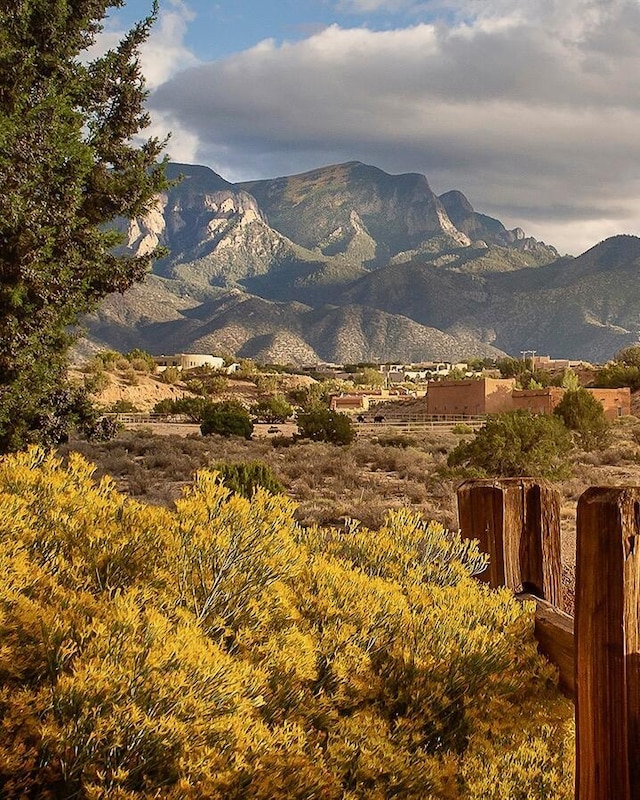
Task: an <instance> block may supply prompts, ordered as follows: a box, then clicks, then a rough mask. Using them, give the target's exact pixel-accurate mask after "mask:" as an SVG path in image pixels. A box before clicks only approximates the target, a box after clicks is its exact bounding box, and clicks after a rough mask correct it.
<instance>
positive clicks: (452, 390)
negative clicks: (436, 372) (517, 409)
mask: <svg viewBox="0 0 640 800" xmlns="http://www.w3.org/2000/svg"><path fill="white" fill-rule="evenodd" d="M515 383H516V382H515V380H514V379H513V378H506V379H505V378H500V379H496V378H483V379H482V380H465V381H430V382H429V385H428V389H427V414H442V415H458V414H466V415H474V414H497V413H500V412H501V411H508V410H509V409H510V408H511V407H512V405H511V403H512V401H511V392H512V391H513V388H514V386H515Z"/></svg>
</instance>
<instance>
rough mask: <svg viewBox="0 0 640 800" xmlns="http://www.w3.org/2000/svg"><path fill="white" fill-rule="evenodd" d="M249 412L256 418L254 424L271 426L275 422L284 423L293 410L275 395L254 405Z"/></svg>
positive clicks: (282, 398)
mask: <svg viewBox="0 0 640 800" xmlns="http://www.w3.org/2000/svg"><path fill="white" fill-rule="evenodd" d="M249 412H250V413H251V415H252V416H254V417H255V418H256V422H264V423H268V424H271V425H272V424H274V423H276V422H280V423H282V422H285V421H286V420H287V418H288V417H290V416H291V415H292V414H293V408H292V407H291V406H290V405H289V403H287V401H286V400H285V399H284V397H282V395H276V396H275V397H267V398H265V399H264V400H259V401H258V402H257V403H254V404H253V405H252V406H251V408H250V409H249Z"/></svg>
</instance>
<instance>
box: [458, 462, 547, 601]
mask: <svg viewBox="0 0 640 800" xmlns="http://www.w3.org/2000/svg"><path fill="white" fill-rule="evenodd" d="M458 520H459V525H460V531H461V533H462V536H464V537H465V538H467V539H478V540H479V541H480V549H481V550H483V551H484V552H485V553H488V554H489V567H488V568H487V570H485V572H484V573H482V575H480V576H479V578H480V579H481V580H485V581H487V582H488V583H489V584H490V585H491V586H507V587H509V588H510V589H512V590H513V591H514V592H528V593H529V594H533V595H536V597H540V598H542V599H543V600H547V601H548V602H549V603H551V604H553V605H556V606H559V607H562V563H561V551H560V495H559V493H558V491H557V490H556V489H553V488H552V487H551V486H549V485H548V484H547V483H545V482H544V481H535V480H533V479H530V478H505V479H501V480H475V481H465V482H464V483H463V484H462V485H461V486H460V487H459V488H458Z"/></svg>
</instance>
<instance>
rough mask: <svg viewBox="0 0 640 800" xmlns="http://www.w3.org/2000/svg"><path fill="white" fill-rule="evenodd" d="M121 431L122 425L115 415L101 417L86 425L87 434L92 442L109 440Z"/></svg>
mask: <svg viewBox="0 0 640 800" xmlns="http://www.w3.org/2000/svg"><path fill="white" fill-rule="evenodd" d="M119 432H120V425H119V424H118V422H117V420H115V419H114V418H113V417H99V418H98V419H96V420H95V422H93V423H91V424H89V425H87V426H86V427H85V436H86V437H87V439H88V440H89V441H90V442H108V441H110V440H111V439H115V437H116V436H117V435H118V433H119Z"/></svg>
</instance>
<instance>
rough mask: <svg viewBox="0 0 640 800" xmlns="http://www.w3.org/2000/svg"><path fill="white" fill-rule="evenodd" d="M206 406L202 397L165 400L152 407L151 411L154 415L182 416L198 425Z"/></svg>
mask: <svg viewBox="0 0 640 800" xmlns="http://www.w3.org/2000/svg"><path fill="white" fill-rule="evenodd" d="M208 405H209V401H208V400H206V399H205V398H204V397H176V398H165V399H164V400H160V401H158V402H157V403H156V404H155V405H154V407H153V411H154V413H155V414H184V415H185V416H187V417H188V418H189V419H190V420H191V422H195V423H196V424H200V423H201V422H202V420H203V419H204V413H205V409H206V408H207V406H208Z"/></svg>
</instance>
